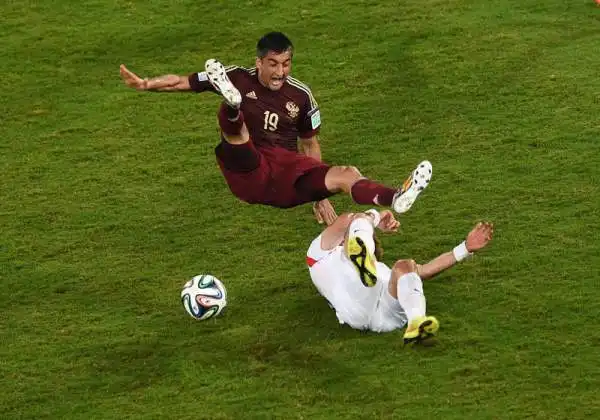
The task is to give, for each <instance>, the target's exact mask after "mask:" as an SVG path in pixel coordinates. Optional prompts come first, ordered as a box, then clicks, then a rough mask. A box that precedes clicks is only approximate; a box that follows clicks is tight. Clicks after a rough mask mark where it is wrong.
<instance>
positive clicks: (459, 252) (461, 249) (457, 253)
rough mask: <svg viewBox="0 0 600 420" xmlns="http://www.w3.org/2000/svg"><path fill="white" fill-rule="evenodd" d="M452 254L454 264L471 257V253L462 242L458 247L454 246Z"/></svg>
mask: <svg viewBox="0 0 600 420" xmlns="http://www.w3.org/2000/svg"><path fill="white" fill-rule="evenodd" d="M452 254H454V259H455V260H456V262H461V261H462V260H464V259H465V258H467V257H470V256H471V255H473V253H472V252H469V250H468V249H467V243H466V242H465V241H462V242H461V243H460V244H459V245H456V246H455V247H454V249H453V250H452Z"/></svg>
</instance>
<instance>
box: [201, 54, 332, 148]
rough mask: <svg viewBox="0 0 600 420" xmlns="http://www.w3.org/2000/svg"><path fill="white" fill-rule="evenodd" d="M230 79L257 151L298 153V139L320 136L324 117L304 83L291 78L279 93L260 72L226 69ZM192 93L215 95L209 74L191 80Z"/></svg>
mask: <svg viewBox="0 0 600 420" xmlns="http://www.w3.org/2000/svg"><path fill="white" fill-rule="evenodd" d="M226 71H227V75H228V76H229V79H230V80H231V82H232V83H233V84H234V86H235V87H236V88H237V89H238V90H239V91H240V93H241V94H242V105H241V110H242V112H243V113H244V120H245V122H246V126H247V127H248V132H249V133H250V137H251V138H252V141H253V143H254V144H255V145H256V147H258V148H261V147H269V146H279V147H283V148H285V149H288V150H293V151H295V152H297V151H298V138H299V137H300V138H310V137H312V136H314V135H316V134H317V133H318V132H319V127H320V125H321V114H320V112H319V107H318V105H317V102H316V101H315V98H314V97H313V95H312V93H311V91H310V89H309V88H308V86H306V85H305V84H304V83H302V82H300V81H298V80H297V79H294V78H293V77H290V76H288V77H287V78H286V81H285V83H284V84H283V86H282V87H281V89H279V90H278V91H272V90H270V89H269V88H266V87H264V86H263V85H262V84H261V83H260V81H259V80H258V75H257V70H256V68H252V69H246V68H243V67H237V66H229V67H226ZM189 82H190V86H191V88H192V90H194V91H196V92H204V91H212V92H215V89H214V87H213V86H212V85H211V84H210V82H209V81H208V78H207V76H206V72H200V73H193V74H191V75H190V76H189Z"/></svg>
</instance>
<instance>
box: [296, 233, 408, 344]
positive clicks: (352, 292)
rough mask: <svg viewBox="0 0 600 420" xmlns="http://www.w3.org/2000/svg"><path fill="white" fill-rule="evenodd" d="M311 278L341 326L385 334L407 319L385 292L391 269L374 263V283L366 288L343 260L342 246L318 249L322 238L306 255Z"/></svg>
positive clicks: (314, 243) (400, 307)
mask: <svg viewBox="0 0 600 420" xmlns="http://www.w3.org/2000/svg"><path fill="white" fill-rule="evenodd" d="M306 256H307V258H306V261H307V264H308V266H309V272H310V276H311V279H312V281H313V283H314V285H315V287H316V288H317V290H318V291H319V293H320V294H321V295H323V297H324V298H325V299H327V301H328V302H329V304H330V305H331V306H332V307H333V308H334V310H335V312H336V315H337V317H338V320H339V321H340V323H341V324H348V325H350V326H351V327H352V328H356V329H360V330H371V331H376V332H387V331H393V330H395V329H399V328H403V327H404V326H405V325H406V322H407V318H406V314H405V313H404V310H403V309H402V306H400V303H399V302H398V300H397V299H396V298H394V297H393V296H392V295H391V294H390V292H389V291H388V284H389V281H390V277H391V274H392V272H391V270H390V268H389V267H388V266H386V265H385V264H383V263H381V262H377V283H375V286H373V287H366V286H365V285H364V284H363V283H362V282H361V281H360V278H359V276H358V273H357V272H356V269H355V268H354V266H353V265H352V263H351V262H350V260H349V259H348V258H347V257H346V255H345V254H344V252H343V247H342V246H337V247H335V248H333V249H331V250H324V249H322V248H321V235H319V236H318V237H317V238H315V240H313V242H312V243H311V245H310V247H309V248H308V251H307V253H306Z"/></svg>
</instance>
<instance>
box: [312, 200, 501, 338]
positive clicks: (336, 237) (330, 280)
mask: <svg viewBox="0 0 600 420" xmlns="http://www.w3.org/2000/svg"><path fill="white" fill-rule="evenodd" d="M399 225H400V223H399V222H398V221H397V220H396V219H395V218H394V215H393V214H392V212H390V211H389V210H384V211H382V212H381V213H380V212H378V211H377V210H374V209H371V210H368V211H366V212H364V213H345V214H343V215H341V216H340V217H339V218H338V219H337V220H336V221H335V222H334V223H333V224H332V225H331V226H329V227H327V228H326V229H325V230H324V231H323V232H322V233H321V234H320V235H319V236H318V237H317V238H315V239H314V240H313V241H312V243H311V245H310V247H309V248H308V251H307V254H306V262H307V264H308V266H309V271H310V276H311V278H312V281H313V283H314V285H315V286H316V288H317V290H318V291H319V293H320V294H321V295H323V297H325V299H327V301H328V302H329V304H330V306H331V307H332V308H333V309H334V310H335V312H336V315H337V318H338V320H339V322H340V324H348V325H350V326H351V327H352V328H356V329H360V330H371V331H375V332H387V331H393V330H396V329H400V328H404V327H405V326H406V331H405V333H404V343H405V344H406V345H412V344H415V343H419V342H421V341H423V340H426V339H427V338H429V337H431V336H433V335H435V333H436V332H437V331H438V329H439V322H438V320H437V319H436V318H435V317H433V316H427V314H426V312H425V309H426V305H425V295H424V294H423V282H422V280H425V279H429V278H431V277H433V276H435V275H436V274H438V273H440V272H441V271H444V270H446V269H448V268H450V267H452V266H453V265H455V264H456V263H457V262H460V261H462V260H463V259H465V258H467V257H469V256H470V255H472V253H473V252H476V251H478V250H480V249H481V248H483V247H485V246H486V245H487V244H488V243H489V241H490V240H491V239H492V236H493V231H494V229H493V225H492V224H491V223H488V222H481V223H478V224H477V225H475V227H474V228H473V229H472V230H471V231H470V232H469V234H468V235H467V238H466V239H465V240H464V241H463V242H462V243H460V244H459V245H458V246H456V247H455V248H454V249H453V250H452V251H448V252H445V253H443V254H441V255H439V256H438V257H436V258H434V259H433V260H431V261H430V262H428V263H426V264H423V265H420V264H417V263H415V261H414V260H398V261H396V263H395V264H394V265H393V266H392V268H389V267H388V266H387V265H385V264H384V263H382V262H380V261H377V257H376V255H377V253H378V252H379V247H378V245H376V240H375V238H374V229H375V227H377V228H379V229H380V230H382V231H384V232H393V231H396V230H397V229H398V226H399Z"/></svg>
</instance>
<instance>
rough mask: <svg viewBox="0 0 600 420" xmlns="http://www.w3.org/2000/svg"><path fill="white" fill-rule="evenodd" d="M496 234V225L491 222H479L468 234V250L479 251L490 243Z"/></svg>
mask: <svg viewBox="0 0 600 420" xmlns="http://www.w3.org/2000/svg"><path fill="white" fill-rule="evenodd" d="M493 236H494V225H493V224H492V223H490V222H479V223H477V224H476V225H475V227H474V228H473V229H472V230H471V232H469V234H468V235H467V240H466V245H467V251H469V252H474V251H478V250H480V249H481V248H483V247H484V246H486V245H487V244H488V242H489V241H491V240H492V237H493Z"/></svg>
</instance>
